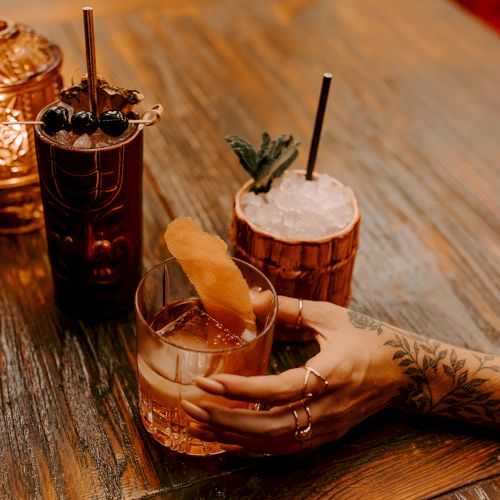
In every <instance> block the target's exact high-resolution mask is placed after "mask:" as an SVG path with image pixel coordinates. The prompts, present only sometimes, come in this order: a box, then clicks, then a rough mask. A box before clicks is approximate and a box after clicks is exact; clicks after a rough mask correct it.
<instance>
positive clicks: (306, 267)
mask: <svg viewBox="0 0 500 500" xmlns="http://www.w3.org/2000/svg"><path fill="white" fill-rule="evenodd" d="M336 182H337V183H338V184H340V182H338V181H336ZM251 185H252V181H249V182H247V183H246V184H245V185H243V187H242V188H241V189H240V190H239V191H238V192H237V193H236V195H235V200H234V210H233V219H232V223H231V243H232V248H233V253H234V256H235V257H238V258H240V259H242V260H246V261H248V262H250V263H251V264H253V265H254V266H255V267H257V268H258V269H260V270H261V271H262V272H263V273H264V274H265V275H266V276H267V277H268V278H269V280H270V281H271V282H272V283H273V285H274V286H275V288H276V291H277V292H278V294H280V295H287V296H290V297H296V298H303V299H311V300H324V301H329V302H333V303H335V304H338V305H340V306H344V307H345V306H347V305H348V304H349V300H350V298H351V278H352V272H353V268H354V259H355V256H356V251H357V249H358V245H359V224H360V214H359V209H358V205H357V202H356V199H355V198H354V197H353V203H354V216H353V219H352V220H351V222H350V223H349V224H348V226H347V227H345V228H344V229H343V230H342V231H339V232H337V233H335V234H331V235H329V236H325V237H322V238H319V239H317V240H310V241H299V240H293V239H286V238H280V237H276V236H273V235H272V234H271V233H268V232H266V231H264V230H262V229H259V228H258V227H257V226H255V224H253V223H252V222H250V221H249V220H248V218H247V217H246V215H245V214H244V212H243V210H242V207H241V198H242V196H243V194H244V193H246V192H247V191H248V189H249V188H250V186H251Z"/></svg>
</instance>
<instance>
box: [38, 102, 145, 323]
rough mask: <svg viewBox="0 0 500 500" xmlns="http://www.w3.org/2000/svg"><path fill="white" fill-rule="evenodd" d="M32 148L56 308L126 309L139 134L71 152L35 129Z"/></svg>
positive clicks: (134, 263) (136, 252)
mask: <svg viewBox="0 0 500 500" xmlns="http://www.w3.org/2000/svg"><path fill="white" fill-rule="evenodd" d="M42 113H43V110H42V112H41V114H40V116H41V115H42ZM35 144H36V152H37V158H38V170H39V174H40V188H41V194H42V202H43V208H44V217H45V230H46V236H47V245H48V251H49V258H50V263H51V267H52V276H53V280H54V287H55V296H56V302H57V304H58V305H59V306H60V307H61V308H62V309H65V310H68V311H69V312H71V313H73V314H75V315H77V316H80V317H97V318H99V317H105V316H109V315H112V314H114V313H117V312H119V311H122V310H125V309H127V308H128V307H130V306H131V305H132V303H133V297H134V292H135V288H136V286H137V283H138V281H139V278H140V272H141V250H142V168H143V163H142V158H143V156H142V152H143V133H142V130H141V129H139V128H137V129H136V130H135V131H133V132H132V134H131V135H129V136H128V137H126V138H125V139H124V140H123V141H122V142H119V143H117V144H115V145H112V146H108V147H102V148H94V149H76V148H74V147H65V146H62V145H61V144H58V143H57V142H55V141H54V140H52V139H51V138H50V137H48V136H47V135H45V134H44V133H43V132H42V130H41V127H40V126H39V125H37V126H36V127H35Z"/></svg>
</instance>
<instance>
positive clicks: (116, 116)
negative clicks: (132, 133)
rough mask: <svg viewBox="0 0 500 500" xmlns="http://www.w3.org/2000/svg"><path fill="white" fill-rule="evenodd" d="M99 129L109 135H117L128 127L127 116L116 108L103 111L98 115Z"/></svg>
mask: <svg viewBox="0 0 500 500" xmlns="http://www.w3.org/2000/svg"><path fill="white" fill-rule="evenodd" d="M99 126H100V127H101V130H102V131H103V132H104V133H105V134H108V135H110V136H111V137H118V136H120V135H122V134H123V132H125V130H127V128H128V118H127V117H126V116H125V115H124V114H123V113H122V112H121V111H117V110H109V111H105V112H104V113H102V114H101V116H100V117H99Z"/></svg>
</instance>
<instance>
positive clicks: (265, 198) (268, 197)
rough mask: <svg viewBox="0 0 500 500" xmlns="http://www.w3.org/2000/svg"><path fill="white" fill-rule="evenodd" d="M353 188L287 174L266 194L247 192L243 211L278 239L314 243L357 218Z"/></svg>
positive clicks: (324, 177)
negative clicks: (311, 241) (315, 240)
mask: <svg viewBox="0 0 500 500" xmlns="http://www.w3.org/2000/svg"><path fill="white" fill-rule="evenodd" d="M352 200H353V195H352V191H351V189H350V188H348V187H345V186H341V185H339V184H337V183H336V182H335V181H334V180H333V178H332V177H330V176H328V175H326V174H319V175H318V178H317V179H316V180H313V181H307V180H306V179H305V176H304V174H303V173H300V172H296V171H293V170H287V171H286V172H285V173H284V174H283V175H282V176H281V177H280V178H279V179H277V180H275V181H274V182H273V185H272V187H271V189H270V190H269V191H268V192H267V193H260V194H258V195H256V194H255V193H252V192H248V193H246V194H244V195H243V197H242V208H243V211H244V212H245V214H246V216H247V217H248V218H249V220H250V221H251V222H253V223H254V224H255V225H256V226H258V227H260V228H261V229H263V230H264V231H267V232H269V233H272V234H273V235H274V236H277V237H279V238H287V239H299V240H314V239H318V238H322V237H325V236H328V235H331V234H334V233H337V232H339V231H341V230H342V229H344V228H345V227H346V226H347V225H348V224H349V222H351V220H352V218H353V215H354V206H353V201H352Z"/></svg>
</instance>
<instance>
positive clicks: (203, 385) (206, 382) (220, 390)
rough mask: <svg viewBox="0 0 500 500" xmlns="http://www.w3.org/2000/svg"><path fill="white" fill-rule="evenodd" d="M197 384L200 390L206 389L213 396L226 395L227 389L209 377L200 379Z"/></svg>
mask: <svg viewBox="0 0 500 500" xmlns="http://www.w3.org/2000/svg"><path fill="white" fill-rule="evenodd" d="M195 384H196V386H197V387H199V388H200V389H205V390H207V391H208V392H211V393H213V394H224V393H225V392H226V387H225V386H224V384H221V383H220V382H218V381H217V380H212V379H211V378H207V377H198V378H197V379H196V381H195Z"/></svg>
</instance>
